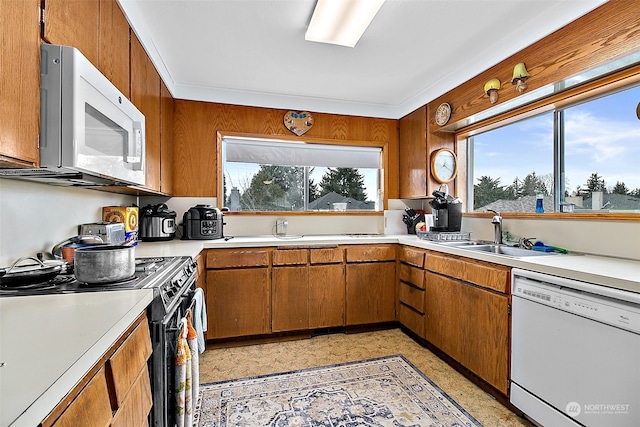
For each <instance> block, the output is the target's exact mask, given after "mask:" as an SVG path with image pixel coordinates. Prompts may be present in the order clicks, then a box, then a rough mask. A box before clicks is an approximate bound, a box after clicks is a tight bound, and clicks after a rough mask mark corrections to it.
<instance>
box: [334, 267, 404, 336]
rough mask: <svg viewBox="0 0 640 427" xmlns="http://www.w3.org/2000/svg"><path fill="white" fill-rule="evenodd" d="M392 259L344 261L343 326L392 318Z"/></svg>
mask: <svg viewBox="0 0 640 427" xmlns="http://www.w3.org/2000/svg"><path fill="white" fill-rule="evenodd" d="M395 266H396V264H395V262H372V263H357V264H347V279H346V311H347V318H346V324H347V325H361V324H366V323H379V322H388V321H393V320H395V291H394V288H395V287H394V282H395V271H396V268H395Z"/></svg>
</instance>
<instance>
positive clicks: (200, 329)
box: [193, 288, 207, 353]
mask: <svg viewBox="0 0 640 427" xmlns="http://www.w3.org/2000/svg"><path fill="white" fill-rule="evenodd" d="M193 298H194V299H195V301H196V305H195V307H194V311H195V313H193V327H194V328H195V329H196V333H197V334H198V353H204V350H205V348H206V344H205V342H204V333H205V331H206V330H207V305H206V304H205V302H204V291H203V290H202V289H201V288H196V293H195V294H194V295H193Z"/></svg>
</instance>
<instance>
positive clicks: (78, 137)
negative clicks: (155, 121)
mask: <svg viewBox="0 0 640 427" xmlns="http://www.w3.org/2000/svg"><path fill="white" fill-rule="evenodd" d="M40 54H41V58H40V168H37V169H18V168H14V169H2V170H0V176H3V177H8V178H17V179H27V180H34V181H39V182H46V183H49V184H54V185H63V186H96V185H131V184H134V185H136V184H137V185H144V184H145V119H144V115H143V114H142V113H141V112H140V111H139V110H138V109H137V108H136V107H135V105H133V103H131V101H129V100H128V99H127V97H126V96H124V95H123V94H122V93H121V92H120V91H119V90H118V89H117V88H116V87H115V86H114V85H113V84H112V83H111V82H110V81H109V80H108V79H107V78H106V77H105V76H104V75H102V73H100V71H98V69H97V68H96V67H95V66H94V65H93V64H91V62H90V61H89V60H88V59H87V58H85V57H84V56H83V55H82V53H80V51H79V50H78V49H75V48H73V47H69V46H59V45H52V44H42V45H41V46H40Z"/></svg>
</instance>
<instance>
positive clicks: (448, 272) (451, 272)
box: [424, 252, 464, 279]
mask: <svg viewBox="0 0 640 427" xmlns="http://www.w3.org/2000/svg"><path fill="white" fill-rule="evenodd" d="M424 268H425V269H426V270H431V271H433V272H435V273H440V274H444V275H445V276H449V277H455V278H456V279H464V262H463V261H462V260H460V259H459V258H456V257H454V256H442V255H436V254H435V253H434V252H428V253H427V255H426V257H425V260H424Z"/></svg>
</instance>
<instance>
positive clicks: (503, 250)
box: [462, 244, 556, 258]
mask: <svg viewBox="0 0 640 427" xmlns="http://www.w3.org/2000/svg"><path fill="white" fill-rule="evenodd" d="M462 249H467V250H470V251H476V252H488V253H492V254H496V255H505V256H510V257H515V258H521V257H531V256H545V255H555V254H556V253H555V252H539V251H533V250H530V249H523V248H514V247H511V246H506V245H496V244H490V245H486V244H485V245H476V246H463V247H462Z"/></svg>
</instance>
